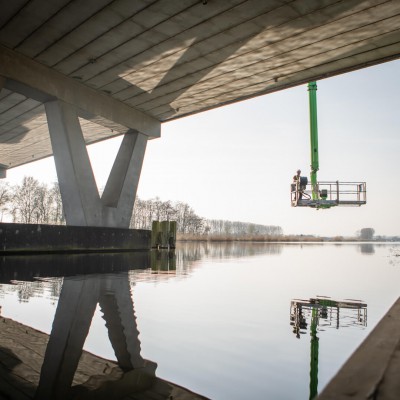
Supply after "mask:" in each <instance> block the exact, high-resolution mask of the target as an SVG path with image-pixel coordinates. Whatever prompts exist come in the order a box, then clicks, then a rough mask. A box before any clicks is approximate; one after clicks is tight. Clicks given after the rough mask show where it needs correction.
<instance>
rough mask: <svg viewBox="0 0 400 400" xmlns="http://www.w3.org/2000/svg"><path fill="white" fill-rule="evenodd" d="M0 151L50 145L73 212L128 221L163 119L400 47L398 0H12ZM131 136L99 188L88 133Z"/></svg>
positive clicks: (5, 40) (0, 53)
mask: <svg viewBox="0 0 400 400" xmlns="http://www.w3.org/2000/svg"><path fill="white" fill-rule="evenodd" d="M2 3H4V4H2V7H1V10H2V12H1V16H0V89H1V92H0V143H1V144H0V163H1V167H2V170H3V172H4V171H6V170H7V169H9V168H13V167H15V166H18V165H22V164H26V163H28V162H31V161H34V160H38V159H41V158H43V157H47V156H49V155H51V154H54V157H55V163H56V168H57V174H58V180H59V183H60V188H61V195H62V199H63V205H64V210H65V214H66V221H67V224H69V225H78V226H100V227H118V228H123V227H127V226H128V223H129V219H130V216H131V213H132V207H133V203H134V200H135V195H136V189H137V185H138V181H139V176H140V171H141V167H142V162H143V157H144V154H145V149H146V144H147V140H148V139H150V138H156V137H159V136H160V125H161V123H162V122H164V121H168V120H171V119H175V118H180V117H182V116H185V115H190V114H194V113H197V112H200V111H204V110H207V109H210V108H214V107H218V106H220V105H223V104H227V103H232V102H236V101H239V100H242V99H246V98H251V97H254V96H258V95H261V94H265V93H270V92H274V91H277V90H281V89H284V88H287V87H291V86H295V85H299V84H302V83H305V82H309V81H311V80H318V79H322V78H325V77H329V76H332V75H336V74H340V73H343V72H347V71H352V70H355V69H358V68H363V67H365V66H369V65H374V64H378V63H381V62H385V61H388V60H392V59H396V58H398V57H399V54H400V30H399V25H400V17H399V15H400V14H399V13H400V4H399V2H398V1H395V0H392V1H386V2H382V1H379V0H372V1H359V0H357V1H355V0H349V1H337V0H328V1H324V2H321V1H318V0H312V1H307V2H304V1H300V0H295V1H264V0H247V1H246V0H245V1H243V0H240V1H239V0H230V1H224V2H217V1H208V2H207V1H198V0H185V1H181V2H171V1H167V0H158V1H157V0H155V1H149V0H140V1H135V2H129V1H128V2H127V1H123V0H99V1H83V0H75V1H73V0H59V1H57V2H51V5H49V4H48V2H46V1H45V0H32V1H29V2H26V1H12V2H10V1H3V2H2ZM117 135H124V138H123V141H122V144H121V148H120V151H119V153H118V155H117V158H116V161H115V163H114V166H113V169H112V171H111V174H110V177H109V180H108V182H107V184H106V187H105V190H104V192H103V194H102V196H101V197H100V196H99V194H98V192H97V188H96V184H95V180H94V177H93V173H92V170H91V166H90V161H89V157H88V155H87V152H86V148H85V145H86V144H89V143H94V142H97V141H100V140H104V139H107V138H110V137H114V136H117Z"/></svg>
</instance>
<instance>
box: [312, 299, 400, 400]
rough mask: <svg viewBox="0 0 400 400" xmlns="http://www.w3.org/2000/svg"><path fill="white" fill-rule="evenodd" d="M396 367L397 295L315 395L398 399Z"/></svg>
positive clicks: (399, 354) (399, 345)
mask: <svg viewBox="0 0 400 400" xmlns="http://www.w3.org/2000/svg"><path fill="white" fill-rule="evenodd" d="M399 371H400V297H399V298H398V299H397V300H396V302H395V303H394V304H393V306H392V307H391V308H390V309H389V311H388V312H387V313H386V315H385V316H384V317H383V318H382V319H381V321H380V322H379V323H378V325H377V326H376V327H375V328H374V330H373V331H372V332H371V333H370V334H369V335H368V337H367V338H366V339H365V340H364V342H363V343H362V344H361V345H360V347H359V348H358V349H357V350H356V351H355V352H354V353H353V355H352V356H351V357H350V358H349V359H348V361H347V362H346V363H345V364H344V366H343V367H342V368H341V369H340V371H339V372H338V373H337V374H336V376H335V377H334V378H333V379H332V380H331V381H330V382H329V383H328V385H327V386H326V388H325V389H324V390H323V391H322V393H321V394H320V395H319V396H318V399H319V400H333V399H335V400H342V399H343V400H344V399H352V400H361V399H363V400H365V399H374V400H392V399H400V380H399Z"/></svg>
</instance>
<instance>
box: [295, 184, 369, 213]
mask: <svg viewBox="0 0 400 400" xmlns="http://www.w3.org/2000/svg"><path fill="white" fill-rule="evenodd" d="M314 193H315V195H314V198H313V187H312V185H311V184H310V183H307V184H306V185H303V186H300V183H295V184H292V185H291V205H292V206H293V207H313V208H330V207H334V206H361V205H363V204H366V203H367V185H366V182H339V181H321V182H318V183H317V187H316V188H315V191H314Z"/></svg>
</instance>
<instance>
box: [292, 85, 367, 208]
mask: <svg viewBox="0 0 400 400" xmlns="http://www.w3.org/2000/svg"><path fill="white" fill-rule="evenodd" d="M316 92H317V83H316V82H310V83H309V84H308V93H309V95H308V98H309V107H310V145H311V172H310V181H311V182H310V183H308V178H307V177H306V176H301V170H300V169H299V170H297V174H296V175H295V176H294V177H293V182H292V184H291V186H290V188H291V190H290V202H291V205H292V207H311V208H315V209H317V210H318V209H321V208H323V209H324V208H331V207H335V206H362V205H363V204H367V185H366V183H365V182H339V181H338V180H337V181H325V182H322V181H318V179H317V172H318V170H319V154H318V124H317V93H316Z"/></svg>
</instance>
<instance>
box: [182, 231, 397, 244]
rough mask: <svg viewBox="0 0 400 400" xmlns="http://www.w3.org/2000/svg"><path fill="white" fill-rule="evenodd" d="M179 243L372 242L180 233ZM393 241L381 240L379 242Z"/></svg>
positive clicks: (327, 238) (307, 236)
mask: <svg viewBox="0 0 400 400" xmlns="http://www.w3.org/2000/svg"><path fill="white" fill-rule="evenodd" d="M176 240H177V242H271V243H277V242H278V243H279V242H282V243H288V242H289V243H290V242H310V243H313V242H316V243H321V242H357V243H369V242H371V240H362V239H359V238H357V237H343V236H334V237H320V236H313V235H279V236H275V235H193V234H182V233H178V234H177V237H176ZM382 241H387V242H392V241H393V240H391V239H388V240H379V242H382Z"/></svg>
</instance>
